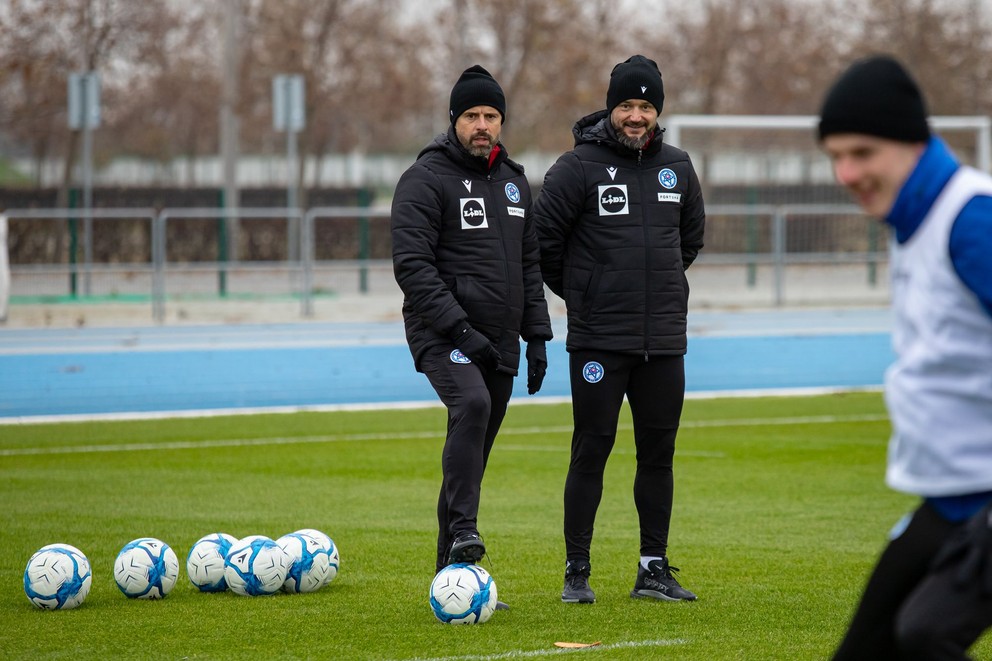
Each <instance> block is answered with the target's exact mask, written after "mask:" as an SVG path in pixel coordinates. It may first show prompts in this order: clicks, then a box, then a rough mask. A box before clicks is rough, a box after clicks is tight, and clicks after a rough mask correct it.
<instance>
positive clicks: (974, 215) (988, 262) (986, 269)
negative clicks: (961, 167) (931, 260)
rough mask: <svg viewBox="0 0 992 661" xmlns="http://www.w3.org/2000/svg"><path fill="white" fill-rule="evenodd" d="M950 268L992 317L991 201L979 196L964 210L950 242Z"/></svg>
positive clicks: (952, 229) (959, 215) (952, 230)
mask: <svg viewBox="0 0 992 661" xmlns="http://www.w3.org/2000/svg"><path fill="white" fill-rule="evenodd" d="M950 254H951V264H953V265H954V270H955V271H957V274H958V277H960V278H961V280H962V281H963V282H964V284H965V285H967V287H968V288H969V289H970V290H971V291H973V292H975V295H976V296H978V300H980V301H981V302H982V305H983V306H984V307H985V311H986V312H988V313H989V315H990V316H992V197H989V196H987V195H978V196H975V197H974V198H972V199H971V201H969V202H968V204H966V205H965V206H964V208H963V209H961V213H960V214H958V217H957V219H955V221H954V227H952V228H951V238H950Z"/></svg>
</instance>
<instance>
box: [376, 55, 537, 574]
mask: <svg viewBox="0 0 992 661" xmlns="http://www.w3.org/2000/svg"><path fill="white" fill-rule="evenodd" d="M449 113H450V119H451V126H450V127H449V129H448V131H447V132H446V133H442V134H441V135H439V136H437V137H436V138H435V139H434V141H433V142H432V143H431V144H429V145H427V146H426V147H424V149H423V150H422V151H421V152H420V155H419V156H418V157H417V161H416V162H415V163H414V164H413V165H412V166H411V167H410V168H409V169H408V170H407V171H406V172H405V173H404V174H403V176H402V177H401V178H400V180H399V183H398V184H397V186H396V192H395V195H394V197H393V206H392V216H391V223H392V240H393V272H394V274H395V276H396V281H397V283H399V286H400V289H402V291H403V319H404V324H405V327H406V337H407V342H408V343H409V345H410V351H411V353H412V354H413V360H414V365H415V367H416V369H417V370H418V371H420V372H423V373H424V374H425V375H426V376H427V379H428V380H429V381H430V383H431V386H433V388H434V390H435V391H436V392H437V394H438V397H439V398H440V399H441V402H442V403H443V404H444V405H445V407H447V413H448V433H447V438H446V439H445V443H444V450H443V452H442V457H441V468H442V473H443V478H442V482H441V493H440V496H439V497H438V503H437V518H438V540H437V563H436V570H437V571H440V570H441V569H443V568H444V567H445V566H446V565H448V564H451V563H456V562H471V563H477V562H479V560H481V559H482V557H483V555H484V554H485V552H486V547H485V545H484V543H483V541H482V538H481V536H480V535H479V530H478V525H477V517H478V511H479V498H480V492H481V487H482V477H483V472H484V471H485V467H486V462H487V460H488V458H489V452H490V450H492V447H493V442H494V441H495V439H496V434H497V432H498V431H499V428H500V424H501V423H502V422H503V416H504V415H505V413H506V408H507V403H508V401H509V399H510V394H511V392H512V390H513V378H514V377H515V376H516V375H517V368H518V366H519V364H520V339H521V337H522V338H523V340H524V341H525V342H526V343H527V350H526V357H527V391H528V393H530V394H532V395H533V394H534V393H536V392H537V391H538V390H539V389H540V388H541V383H542V382H543V380H544V375H545V371H546V370H547V365H548V361H547V353H546V349H545V343H546V342H547V341H548V340H550V339H551V337H552V333H551V320H550V318H549V316H548V306H547V301H546V300H545V298H544V284H543V282H542V279H541V268H540V255H539V248H538V242H537V234H536V232H535V231H534V226H533V223H532V220H531V192H530V186H529V184H528V183H527V179H526V177H525V176H524V169H523V167H522V166H520V165H519V164H517V163H515V162H513V161H511V160H510V159H509V158H508V156H507V151H506V148H505V147H504V146H503V144H502V143H501V142H500V141H499V137H500V132H501V130H502V126H503V122H504V121H505V119H506V99H505V97H504V95H503V90H502V88H500V86H499V84H498V83H497V82H496V80H495V79H494V78H493V77H492V76H491V75H490V73H489V72H488V71H486V70H485V69H484V68H482V67H481V66H478V65H475V66H473V67H470V68H469V69H466V70H465V71H464V72H463V73H462V75H461V77H459V79H458V81H457V82H456V83H455V85H454V87H453V88H452V90H451V98H450V103H449Z"/></svg>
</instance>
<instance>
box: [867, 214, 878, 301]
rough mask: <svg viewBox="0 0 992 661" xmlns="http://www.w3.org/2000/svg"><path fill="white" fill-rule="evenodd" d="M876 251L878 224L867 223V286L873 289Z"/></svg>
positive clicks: (875, 276) (875, 272)
mask: <svg viewBox="0 0 992 661" xmlns="http://www.w3.org/2000/svg"><path fill="white" fill-rule="evenodd" d="M876 250H878V223H877V222H874V221H871V222H869V223H868V284H869V285H871V286H872V287H874V286H875V285H876V284H877V281H878V262H876V261H875V251H876Z"/></svg>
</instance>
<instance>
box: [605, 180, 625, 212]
mask: <svg viewBox="0 0 992 661" xmlns="http://www.w3.org/2000/svg"><path fill="white" fill-rule="evenodd" d="M627 213H630V212H629V211H628V209H627V184H607V185H605V186H600V187H599V215H600V216H619V215H621V214H627Z"/></svg>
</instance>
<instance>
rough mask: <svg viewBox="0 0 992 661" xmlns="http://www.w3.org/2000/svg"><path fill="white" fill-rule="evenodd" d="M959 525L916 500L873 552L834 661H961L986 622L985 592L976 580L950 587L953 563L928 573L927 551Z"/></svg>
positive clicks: (991, 618) (989, 600)
mask: <svg viewBox="0 0 992 661" xmlns="http://www.w3.org/2000/svg"><path fill="white" fill-rule="evenodd" d="M963 525H964V524H963V523H960V524H955V523H951V522H949V521H947V520H945V519H943V518H941V517H940V516H939V515H938V514H937V513H936V512H935V511H934V510H933V509H932V508H931V507H930V506H929V505H927V504H926V503H924V504H923V505H921V506H920V508H919V509H917V510H916V512H914V513H913V515H912V519H911V520H910V522H909V525H908V526H907V527H906V529H905V530H904V531H902V532H901V534H898V535H897V536H895V537H894V539H892V540H891V541H890V542H889V544H888V546H887V547H886V548H885V550H884V551H883V552H882V555H881V556H880V557H879V559H878V562H877V563H876V565H875V569H874V570H873V571H872V575H871V577H870V578H869V579H868V584H867V585H866V586H865V590H864V594H863V595H862V597H861V603H860V604H858V609H857V611H856V612H855V614H854V617H853V619H852V620H851V624H850V627H849V628H848V631H847V634H846V636H845V637H844V640H843V641H842V642H841V645H840V647H839V648H838V650H837V652H836V654H835V656H834V659H835V660H848V659H864V660H865V661H867V660H868V659H872V660H875V659H967V658H968V657H967V654H966V653H967V650H968V648H969V647H971V645H972V644H973V643H974V642H975V641H976V640H977V639H978V637H979V636H980V635H981V634H982V632H983V631H985V629H987V628H988V627H989V626H992V596H990V595H988V594H983V593H982V585H981V582H980V581H972V582H969V583H968V584H966V585H963V586H959V585H956V584H955V581H954V574H955V573H956V571H957V569H958V567H957V566H956V565H952V566H949V567H948V568H946V569H943V570H941V571H940V572H937V573H934V572H931V571H930V565H931V562H932V561H933V558H934V556H935V555H936V554H937V552H938V551H939V550H940V548H941V547H942V546H943V545H944V544H945V543H946V542H947V540H948V539H949V538H950V537H951V535H952V534H953V533H954V532H955V531H957V530H958V529H959V528H960V527H962V526H963Z"/></svg>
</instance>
